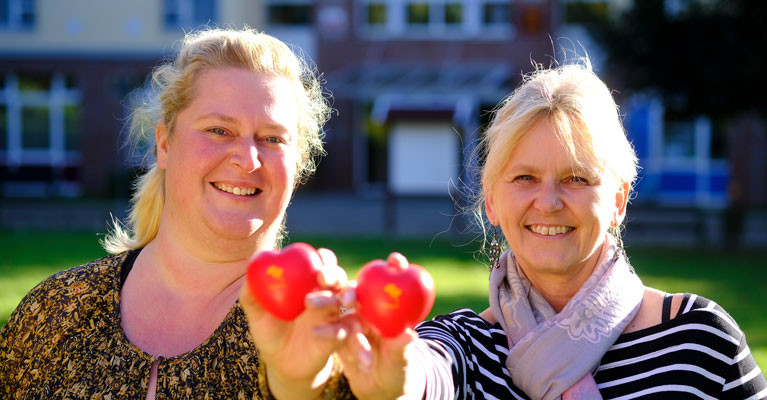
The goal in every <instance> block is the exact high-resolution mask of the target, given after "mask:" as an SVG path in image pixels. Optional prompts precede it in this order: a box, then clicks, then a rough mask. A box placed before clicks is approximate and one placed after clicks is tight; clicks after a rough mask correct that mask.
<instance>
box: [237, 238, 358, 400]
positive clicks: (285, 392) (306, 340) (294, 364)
mask: <svg viewBox="0 0 767 400" xmlns="http://www.w3.org/2000/svg"><path fill="white" fill-rule="evenodd" d="M318 252H319V254H320V257H321V258H322V262H323V265H322V268H321V273H320V282H319V284H320V287H321V288H322V289H323V290H319V291H315V292H312V293H309V294H308V295H307V296H306V299H305V302H306V310H304V311H303V312H302V313H301V314H300V315H299V316H298V317H296V319H294V320H293V321H283V320H281V319H279V318H276V317H274V316H273V315H271V314H269V313H268V312H267V311H266V310H264V309H263V308H262V307H261V305H260V304H259V303H258V302H257V301H256V299H255V298H254V297H253V295H252V293H251V291H250V288H249V287H248V286H247V285H245V286H244V287H243V290H242V293H241V295H240V304H241V305H242V308H243V310H244V311H245V315H246V316H247V318H248V325H249V327H250V333H251V335H252V336H253V341H254V342H255V344H256V347H258V351H259V358H260V359H261V362H263V363H264V364H265V365H266V375H267V380H268V384H269V390H270V391H271V393H272V395H273V396H274V397H276V398H279V399H303V398H313V397H316V395H317V394H318V393H319V392H321V391H322V388H323V387H324V384H325V383H326V382H327V380H328V378H329V376H330V372H331V370H332V362H333V360H332V357H331V355H332V353H333V351H334V350H335V349H336V348H337V347H338V346H339V345H340V343H341V342H342V341H343V340H344V339H345V338H346V334H347V331H346V329H344V325H342V324H341V323H340V321H339V312H340V301H339V300H338V297H337V296H336V293H337V292H338V290H339V289H341V288H343V287H345V286H346V272H344V270H343V269H341V268H340V267H339V266H338V265H337V264H338V261H337V259H336V256H335V254H333V252H332V251H330V250H328V249H318Z"/></svg>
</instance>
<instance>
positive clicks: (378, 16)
mask: <svg viewBox="0 0 767 400" xmlns="http://www.w3.org/2000/svg"><path fill="white" fill-rule="evenodd" d="M365 16H366V20H367V24H368V25H371V26H383V25H386V20H387V18H386V3H370V4H367V5H365Z"/></svg>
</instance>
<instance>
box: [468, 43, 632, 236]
mask: <svg viewBox="0 0 767 400" xmlns="http://www.w3.org/2000/svg"><path fill="white" fill-rule="evenodd" d="M543 122H548V123H550V124H551V126H552V127H553V128H554V131H555V134H556V135H557V137H558V139H559V141H560V142H561V143H562V144H563V145H564V146H565V148H566V149H567V150H568V155H569V158H570V161H571V162H572V164H573V169H574V170H578V171H587V172H588V173H590V175H592V176H599V177H604V176H605V174H608V175H609V176H608V177H610V178H613V180H614V181H617V182H619V183H621V184H623V183H628V185H629V193H626V195H627V196H629V195H630V191H631V189H632V188H633V186H634V182H635V180H636V176H637V173H638V166H637V157H636V153H635V152H634V148H633V146H632V145H631V143H630V142H629V141H628V139H627V138H626V133H625V131H624V129H623V125H622V124H621V120H620V117H619V115H618V107H617V105H616V104H615V100H613V97H612V95H611V93H610V90H609V89H608V88H607V86H606V85H605V84H604V82H602V81H601V80H600V79H599V77H597V76H596V74H594V72H593V71H592V69H591V64H590V62H589V61H588V59H585V58H584V59H581V60H580V62H571V63H569V64H566V65H560V66H556V67H553V68H543V67H541V66H537V68H536V70H535V71H534V72H532V73H530V74H528V75H526V76H525V77H524V78H523V81H522V84H521V85H520V86H519V87H518V88H517V89H516V90H515V91H514V92H512V93H511V94H510V95H509V96H508V97H507V98H506V99H504V101H503V102H501V103H500V105H499V107H498V108H497V109H496V110H495V111H494V115H493V119H492V121H491V123H490V125H489V127H488V129H487V130H486V132H485V137H484V138H483V141H482V143H481V144H480V147H479V149H481V150H480V151H481V152H482V154H480V157H483V158H484V160H485V162H484V166H482V168H481V173H480V181H481V187H480V189H479V190H478V192H477V199H476V201H475V203H474V213H475V216H476V217H477V219H478V222H479V224H480V226H481V227H482V228H483V229H482V230H483V232H484V226H485V225H484V224H485V223H484V217H483V215H484V204H485V201H484V200H485V196H486V195H487V194H488V193H489V192H490V191H491V190H492V188H493V185H494V184H495V182H497V180H498V179H499V178H500V177H501V175H502V173H503V170H504V168H505V167H506V164H507V163H508V162H509V159H510V157H511V154H512V152H513V151H514V149H515V148H516V146H517V145H518V144H519V142H520V141H521V140H522V139H523V138H524V137H525V136H526V135H527V134H528V133H529V132H530V131H531V130H532V129H533V128H534V127H535V126H537V125H538V124H539V123H543Z"/></svg>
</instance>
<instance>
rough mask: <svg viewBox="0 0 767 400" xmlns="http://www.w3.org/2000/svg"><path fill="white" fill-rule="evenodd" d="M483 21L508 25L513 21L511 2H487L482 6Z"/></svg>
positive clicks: (497, 24) (495, 24)
mask: <svg viewBox="0 0 767 400" xmlns="http://www.w3.org/2000/svg"><path fill="white" fill-rule="evenodd" d="M482 23H484V24H485V25H490V26H500V25H508V24H510V23H511V9H510V6H509V2H487V3H485V4H484V5H483V7H482Z"/></svg>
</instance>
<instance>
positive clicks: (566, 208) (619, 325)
mask: <svg viewBox="0 0 767 400" xmlns="http://www.w3.org/2000/svg"><path fill="white" fill-rule="evenodd" d="M482 149H483V152H482V155H481V157H480V158H481V159H483V160H484V165H483V166H482V170H481V191H480V195H479V196H478V197H479V199H478V201H477V209H478V213H477V214H478V215H479V220H480V225H481V226H482V227H485V226H486V222H485V218H486V219H487V221H488V222H489V224H490V225H492V227H491V228H490V230H491V231H492V232H496V227H500V231H501V232H502V234H503V235H502V238H500V237H498V238H496V234H495V233H493V234H492V235H490V236H491V237H492V239H491V244H490V253H491V254H495V257H494V259H493V260H492V261H491V267H490V286H489V293H490V295H489V300H490V305H489V307H488V308H487V309H486V310H484V311H483V312H481V313H479V314H477V313H476V312H474V311H472V310H469V309H461V310H457V311H454V312H453V313H450V314H448V315H440V316H437V317H436V318H434V319H433V320H432V321H429V322H424V323H422V324H420V325H419V326H418V327H416V329H415V332H406V333H404V334H402V335H401V336H400V337H398V338H395V339H385V338H381V337H379V336H378V335H377V334H376V333H375V332H374V331H373V330H372V328H370V327H365V325H364V322H363V321H360V320H353V321H351V322H350V326H352V327H354V328H355V329H356V331H354V332H353V334H351V335H349V339H348V341H347V345H346V347H344V348H343V349H342V350H341V351H340V353H339V355H340V356H341V359H342V361H343V363H344V366H345V370H344V373H345V375H346V377H347V379H348V381H349V384H350V386H351V389H352V390H353V392H354V393H355V394H356V395H357V397H358V398H360V399H380V398H398V397H401V396H402V397H403V398H413V399H420V398H426V399H447V398H455V399H475V398H476V399H478V398H482V399H524V398H531V399H558V398H562V399H574V398H580V399H598V398H620V399H629V398H637V397H641V398H707V399H714V398H728V399H729V398H732V399H745V398H751V399H757V398H765V397H767V382H765V378H764V375H763V374H762V373H761V371H760V369H759V367H758V366H757V365H756V363H755V362H754V359H753V357H752V356H751V354H750V352H749V349H748V345H747V344H746V339H745V335H744V334H743V332H742V331H741V330H740V329H739V328H738V325H737V324H736V323H735V321H734V320H733V319H732V318H731V317H730V316H729V315H728V314H727V313H726V312H725V311H724V310H723V309H722V308H721V307H719V306H718V305H717V304H716V303H714V302H713V301H711V300H708V299H705V298H703V297H700V296H696V295H694V294H689V293H687V294H668V293H663V292H661V291H659V290H656V289H652V288H649V287H646V286H644V285H643V284H642V282H641V280H640V279H639V277H638V276H637V275H636V274H635V272H634V269H633V268H632V267H631V264H630V263H629V259H628V257H627V255H626V253H625V252H624V249H623V246H622V243H621V238H620V228H621V226H622V224H623V221H624V219H625V216H626V206H627V204H628V201H629V199H630V198H631V189H632V187H633V185H634V182H635V179H636V176H637V158H636V156H635V153H634V150H633V148H632V146H631V144H630V143H629V141H628V140H627V138H626V135H625V133H624V130H623V127H622V126H621V122H620V118H619V116H618V110H617V107H616V105H615V102H614V100H613V98H612V96H611V94H610V91H609V90H608V88H607V87H606V86H605V85H604V83H603V82H602V81H601V80H600V79H599V78H598V77H597V76H596V75H595V74H594V73H593V72H592V71H591V67H590V65H589V63H588V60H583V62H582V63H571V64H568V65H562V66H558V67H554V68H551V69H544V68H538V70H537V71H535V72H533V73H531V74H529V75H528V76H526V77H525V79H524V81H523V83H522V84H521V86H520V87H519V88H518V89H517V90H515V91H514V92H513V93H512V94H511V95H510V96H509V97H508V98H507V99H506V100H505V101H504V102H503V103H502V104H501V105H500V106H499V108H498V109H497V110H496V112H495V115H494V118H493V120H492V122H491V124H490V127H489V128H488V130H487V131H486V133H485V137H484V142H483V147H482ZM499 236H500V235H499ZM503 239H505V242H506V243H508V247H509V249H508V250H506V251H505V252H503V253H502V254H501V248H500V244H501V242H504V240H503ZM349 305H353V304H349ZM363 333H364V335H362V334H363Z"/></svg>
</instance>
